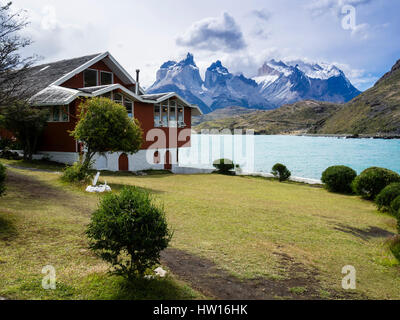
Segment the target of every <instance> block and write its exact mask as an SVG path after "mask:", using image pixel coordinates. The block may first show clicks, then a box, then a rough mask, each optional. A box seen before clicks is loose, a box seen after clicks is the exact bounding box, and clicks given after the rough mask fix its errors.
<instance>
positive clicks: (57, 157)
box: [34, 152, 79, 165]
mask: <svg viewBox="0 0 400 320" xmlns="http://www.w3.org/2000/svg"><path fill="white" fill-rule="evenodd" d="M43 157H46V158H49V159H50V160H51V161H55V162H59V163H65V164H69V165H72V164H74V162H76V161H78V160H79V153H77V152H40V153H39V154H37V155H35V156H34V159H41V158H43Z"/></svg>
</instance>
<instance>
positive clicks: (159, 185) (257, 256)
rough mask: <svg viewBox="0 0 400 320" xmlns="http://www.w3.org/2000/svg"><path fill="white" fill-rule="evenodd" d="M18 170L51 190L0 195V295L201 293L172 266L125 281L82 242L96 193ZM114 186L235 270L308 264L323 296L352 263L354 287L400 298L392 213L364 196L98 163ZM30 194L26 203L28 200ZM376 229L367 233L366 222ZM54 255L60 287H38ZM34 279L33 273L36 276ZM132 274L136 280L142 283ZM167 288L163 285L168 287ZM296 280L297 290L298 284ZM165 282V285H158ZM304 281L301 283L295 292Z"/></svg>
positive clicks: (179, 244)
mask: <svg viewBox="0 0 400 320" xmlns="http://www.w3.org/2000/svg"><path fill="white" fill-rule="evenodd" d="M11 170H12V171H15V172H19V173H23V175H24V176H27V177H30V178H32V179H35V181H37V184H44V185H46V186H47V187H48V188H50V190H58V191H61V192H63V193H65V197H64V200H62V201H61V200H60V198H59V195H58V194H57V192H56V193H55V194H51V192H49V195H45V196H44V197H42V198H37V197H33V196H32V195H30V194H29V192H24V193H21V190H19V189H18V188H19V187H18V186H16V185H11V186H9V190H8V194H7V196H6V197H4V198H2V199H1V200H0V202H1V208H0V296H7V297H10V298H23V299H42V298H49V299H50V298H58V299H111V298H115V299H117V298H118V299H124V298H127V299H130V298H135V299H136V298H138V299H141V298H149V297H150V298H157V297H161V298H162V299H163V298H164V297H167V298H168V297H170V298H177V297H178V298H185V299H193V298H201V297H202V296H201V295H200V294H198V293H197V292H195V291H193V290H191V289H190V288H189V287H188V286H187V285H186V284H184V283H182V282H180V281H178V280H177V279H175V278H174V277H173V276H171V278H170V279H167V280H166V281H167V283H168V285H167V286H166V285H165V284H163V285H160V283H159V282H156V283H154V287H151V290H150V289H149V290H150V291H146V292H144V293H143V292H142V291H141V290H134V289H133V290H132V289H130V287H129V286H127V284H126V283H123V281H122V280H121V279H120V278H118V277H113V276H109V275H107V274H106V270H107V265H105V264H104V263H103V262H102V261H100V260H99V259H98V258H97V257H94V256H93V255H92V254H91V253H90V252H89V251H88V250H87V242H86V237H85V235H84V230H85V225H86V224H87V223H88V221H89V217H90V213H91V212H92V211H93V210H94V209H95V208H96V205H97V200H98V196H97V195H92V194H86V193H83V192H82V188H78V187H74V186H67V185H63V184H61V183H60V182H59V180H58V178H59V177H58V176H57V175H54V174H51V173H43V172H28V171H22V170H16V169H11ZM100 180H103V181H104V180H107V182H108V183H109V184H110V185H111V186H112V187H113V190H114V191H115V192H118V190H119V189H120V188H122V186H123V185H135V186H138V187H141V188H144V189H146V190H149V191H150V192H152V193H153V194H154V195H155V197H156V199H157V200H159V201H162V202H163V203H164V205H165V209H166V212H167V219H168V221H169V224H170V226H171V227H172V229H173V230H174V238H173V240H172V244H171V245H172V247H174V248H177V249H181V250H184V251H187V252H189V253H192V254H195V255H198V256H201V257H203V258H207V259H211V260H212V261H213V262H215V263H216V264H217V265H218V266H219V267H221V268H223V269H225V270H227V271H228V272H230V273H231V274H233V275H236V276H238V277H240V278H242V279H247V278H257V277H266V278H271V279H288V278H290V277H292V276H293V274H290V273H289V272H288V266H287V263H288V262H283V261H282V255H286V256H289V257H291V259H292V260H293V263H296V264H301V265H303V266H305V267H306V268H307V270H310V272H311V273H312V274H313V275H314V277H315V278H317V279H318V280H319V282H320V284H321V288H320V293H321V298H329V297H331V295H330V294H331V292H332V290H334V291H336V292H343V290H342V289H341V281H342V277H344V275H342V273H341V271H342V268H343V267H344V266H346V265H352V266H354V267H355V268H356V270H357V291H356V293H357V296H358V297H361V296H362V297H368V298H371V299H399V298H400V277H399V263H398V262H397V260H396V259H395V257H394V256H393V254H392V252H391V250H390V247H389V246H388V245H387V237H388V236H387V233H388V232H392V233H396V222H395V219H394V218H393V217H390V216H388V215H384V214H381V213H378V212H377V210H376V207H375V206H374V205H373V204H372V203H371V202H368V201H365V200H362V199H360V198H358V197H355V196H346V195H340V194H333V193H329V192H327V191H326V190H324V189H322V188H315V187H311V186H307V185H299V184H294V183H278V182H276V181H274V180H267V179H261V178H252V177H231V176H222V175H171V174H162V175H149V176H124V175H121V176H120V175H116V174H107V173H103V174H102V176H101V178H100ZM27 203H29V205H27ZM371 227H373V228H374V230H378V231H382V234H380V233H379V232H378V233H377V234H376V233H372V232H371V233H369V231H368V230H371ZM48 264H50V265H53V266H54V267H56V270H57V279H58V281H59V283H60V288H61V290H60V291H59V292H58V293H52V292H50V293H48V292H43V290H41V289H40V287H38V285H37V284H38V283H39V284H40V279H41V278H42V275H41V269H42V268H43V266H45V265H48ZM38 281H39V282H38ZM139 287H140V284H137V286H135V288H139ZM166 288H167V289H166ZM303 289H304V288H303V287H297V286H293V287H292V290H291V292H292V293H294V294H302V293H304V290H303ZM163 290H166V291H167V292H165V291H163ZM300 291H301V292H300Z"/></svg>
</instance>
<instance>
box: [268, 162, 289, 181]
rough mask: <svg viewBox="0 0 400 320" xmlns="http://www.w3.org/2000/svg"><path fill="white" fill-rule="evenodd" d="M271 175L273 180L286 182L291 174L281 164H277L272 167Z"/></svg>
mask: <svg viewBox="0 0 400 320" xmlns="http://www.w3.org/2000/svg"><path fill="white" fill-rule="evenodd" d="M271 173H272V174H273V175H274V177H275V178H278V179H279V181H280V182H283V181H286V180H288V179H289V178H290V177H291V175H292V173H291V172H290V171H289V170H288V168H286V166H285V165H283V164H282V163H277V164H275V165H274V166H273V167H272V171H271Z"/></svg>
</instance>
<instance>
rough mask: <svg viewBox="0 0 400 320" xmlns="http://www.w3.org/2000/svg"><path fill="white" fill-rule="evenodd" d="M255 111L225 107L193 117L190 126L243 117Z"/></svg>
mask: <svg viewBox="0 0 400 320" xmlns="http://www.w3.org/2000/svg"><path fill="white" fill-rule="evenodd" d="M255 111H256V110H255V109H248V108H244V107H226V108H223V109H217V110H215V111H213V112H211V113H208V114H203V115H202V116H196V117H193V118H192V125H193V126H196V125H198V124H200V123H202V122H206V121H213V120H218V119H223V118H228V117H234V116H239V115H244V114H248V113H252V112H255Z"/></svg>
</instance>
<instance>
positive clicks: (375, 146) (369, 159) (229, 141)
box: [179, 134, 400, 179]
mask: <svg viewBox="0 0 400 320" xmlns="http://www.w3.org/2000/svg"><path fill="white" fill-rule="evenodd" d="M179 158H180V159H179V162H180V165H183V166H191V167H199V168H211V167H212V162H213V161H214V160H216V159H220V158H228V159H234V162H235V163H238V164H240V165H241V167H242V168H243V170H244V171H246V172H265V173H269V172H270V171H271V168H272V166H273V165H274V164H275V163H278V162H279V163H283V164H285V165H286V166H287V167H288V168H289V170H290V171H291V172H292V175H293V176H296V177H302V178H310V179H320V178H321V174H322V172H323V171H324V170H325V169H326V168H328V167H329V166H332V165H346V166H349V167H351V168H353V169H354V170H356V171H357V172H358V173H360V172H361V171H363V170H364V169H366V168H369V167H372V166H378V167H384V168H388V169H391V170H393V171H396V172H398V173H400V140H382V139H344V138H331V137H301V136H252V137H247V140H246V137H245V136H223V135H197V134H195V135H192V147H191V148H189V149H187V150H185V151H181V152H180V156H179Z"/></svg>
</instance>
